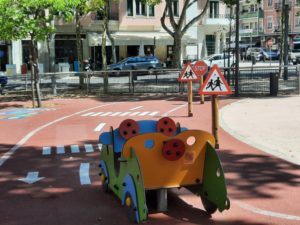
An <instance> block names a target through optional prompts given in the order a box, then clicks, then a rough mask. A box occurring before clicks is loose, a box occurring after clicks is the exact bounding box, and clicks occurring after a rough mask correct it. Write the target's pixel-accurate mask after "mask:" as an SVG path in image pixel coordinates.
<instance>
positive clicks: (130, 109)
mask: <svg viewBox="0 0 300 225" xmlns="http://www.w3.org/2000/svg"><path fill="white" fill-rule="evenodd" d="M140 108H143V106H138V107H135V108H132V109H129V110H136V109H140Z"/></svg>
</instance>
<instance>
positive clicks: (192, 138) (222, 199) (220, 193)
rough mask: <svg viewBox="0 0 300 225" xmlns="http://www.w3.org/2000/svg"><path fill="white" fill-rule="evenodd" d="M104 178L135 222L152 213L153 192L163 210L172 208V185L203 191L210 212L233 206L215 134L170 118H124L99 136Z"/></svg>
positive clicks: (201, 192) (107, 188)
mask: <svg viewBox="0 0 300 225" xmlns="http://www.w3.org/2000/svg"><path fill="white" fill-rule="evenodd" d="M99 141H100V143H101V144H102V149H101V156H100V164H99V167H100V173H99V175H100V177H101V181H102V187H103V190H104V191H105V192H109V191H112V192H113V193H114V194H115V195H116V196H117V197H118V198H119V199H120V200H121V202H122V205H124V206H125V207H126V209H127V210H126V211H127V215H128V217H129V219H130V220H131V221H132V222H136V223H139V222H142V221H145V220H147V218H148V206H147V203H148V202H147V201H148V200H149V199H148V198H147V200H146V196H147V194H148V193H150V192H152V193H153V191H154V192H156V193H157V199H156V200H157V206H158V211H164V210H166V209H167V202H166V201H167V198H166V196H167V189H169V188H180V187H185V188H187V189H189V190H190V191H192V192H193V193H194V194H196V195H198V196H200V198H201V200H202V203H203V206H204V208H205V210H206V211H207V213H209V214H212V213H214V212H216V210H217V209H218V210H219V211H220V212H222V211H223V210H225V209H229V207H230V201H229V199H228V197H227V190H226V184H225V178H224V173H223V169H222V166H221V163H220V160H219V157H218V155H217V153H216V151H215V149H214V147H213V146H214V145H215V139H214V137H213V136H212V135H211V134H210V133H208V132H205V131H201V130H188V129H186V128H182V127H181V126H180V124H179V123H177V124H175V122H174V121H173V120H172V119H171V118H169V117H163V118H161V119H159V120H158V121H155V120H142V121H134V120H132V119H126V120H124V121H123V122H122V123H121V124H120V126H119V128H117V129H113V128H112V127H111V128H110V131H109V132H105V133H102V134H101V135H100V137H99Z"/></svg>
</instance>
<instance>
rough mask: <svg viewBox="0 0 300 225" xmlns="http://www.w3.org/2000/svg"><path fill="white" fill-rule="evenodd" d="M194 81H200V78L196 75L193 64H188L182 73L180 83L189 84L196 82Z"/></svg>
mask: <svg viewBox="0 0 300 225" xmlns="http://www.w3.org/2000/svg"><path fill="white" fill-rule="evenodd" d="M194 80H198V76H197V75H196V73H195V71H194V70H193V68H192V66H191V64H187V65H186V67H185V68H184V69H183V71H182V72H181V75H180V77H179V78H178V81H181V82H188V81H194Z"/></svg>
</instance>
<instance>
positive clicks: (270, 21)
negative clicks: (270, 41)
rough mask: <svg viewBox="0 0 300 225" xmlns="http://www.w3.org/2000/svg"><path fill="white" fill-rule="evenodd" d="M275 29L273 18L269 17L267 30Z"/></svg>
mask: <svg viewBox="0 0 300 225" xmlns="http://www.w3.org/2000/svg"><path fill="white" fill-rule="evenodd" d="M272 27H273V17H272V16H268V17H267V28H268V29H272Z"/></svg>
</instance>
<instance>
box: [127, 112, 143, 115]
mask: <svg viewBox="0 0 300 225" xmlns="http://www.w3.org/2000/svg"><path fill="white" fill-rule="evenodd" d="M140 113H141V112H133V113H131V114H130V116H136V115H138V114H140Z"/></svg>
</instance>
